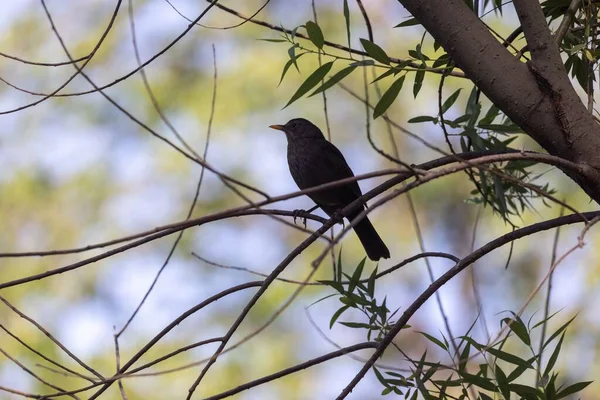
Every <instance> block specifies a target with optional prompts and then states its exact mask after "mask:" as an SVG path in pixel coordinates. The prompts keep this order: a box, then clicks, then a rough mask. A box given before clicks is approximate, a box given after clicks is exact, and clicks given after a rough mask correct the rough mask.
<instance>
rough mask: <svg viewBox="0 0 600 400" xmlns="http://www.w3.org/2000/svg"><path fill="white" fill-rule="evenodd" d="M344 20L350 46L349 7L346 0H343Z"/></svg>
mask: <svg viewBox="0 0 600 400" xmlns="http://www.w3.org/2000/svg"><path fill="white" fill-rule="evenodd" d="M344 20H346V36H347V37H348V47H350V8H349V7H348V0H344Z"/></svg>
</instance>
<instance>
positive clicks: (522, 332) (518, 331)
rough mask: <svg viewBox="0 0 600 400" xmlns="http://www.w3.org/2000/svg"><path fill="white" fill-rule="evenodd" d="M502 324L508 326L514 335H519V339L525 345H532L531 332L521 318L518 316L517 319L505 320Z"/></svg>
mask: <svg viewBox="0 0 600 400" xmlns="http://www.w3.org/2000/svg"><path fill="white" fill-rule="evenodd" d="M502 322H504V323H505V324H507V325H508V327H509V328H510V330H511V331H513V332H514V334H515V335H517V337H518V338H519V339H521V341H522V342H523V343H525V344H526V345H527V346H529V345H531V338H530V337H529V332H527V327H526V326H525V324H524V323H523V321H522V320H521V318H519V317H518V316H516V319H511V318H504V319H503V320H502Z"/></svg>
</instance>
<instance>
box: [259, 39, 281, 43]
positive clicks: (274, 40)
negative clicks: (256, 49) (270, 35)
mask: <svg viewBox="0 0 600 400" xmlns="http://www.w3.org/2000/svg"><path fill="white" fill-rule="evenodd" d="M257 40H260V41H261V42H271V43H283V42H287V40H285V39H257Z"/></svg>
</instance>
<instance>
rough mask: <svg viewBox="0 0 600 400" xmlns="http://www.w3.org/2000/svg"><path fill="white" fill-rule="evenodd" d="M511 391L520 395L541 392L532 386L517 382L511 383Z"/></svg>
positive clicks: (535, 394)
mask: <svg viewBox="0 0 600 400" xmlns="http://www.w3.org/2000/svg"><path fill="white" fill-rule="evenodd" d="M508 388H509V389H510V391H511V392H513V393H516V394H518V395H519V396H528V395H529V396H531V395H533V396H537V395H538V394H540V392H539V390H537V389H536V388H532V387H530V386H525V385H519V384H517V383H511V384H510V385H508Z"/></svg>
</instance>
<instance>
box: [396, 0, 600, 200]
mask: <svg viewBox="0 0 600 400" xmlns="http://www.w3.org/2000/svg"><path fill="white" fill-rule="evenodd" d="M399 1H400V3H402V4H403V5H404V6H405V7H406V8H407V9H408V11H409V12H410V13H411V14H412V15H413V16H415V17H416V18H417V19H418V20H419V22H421V24H422V25H423V26H424V27H425V29H427V30H428V31H429V33H431V35H432V36H433V37H434V38H435V39H436V40H437V41H438V42H439V43H440V44H441V45H442V46H443V47H444V49H446V51H447V52H448V55H449V56H450V58H451V59H452V60H453V61H454V62H455V63H456V64H457V65H458V66H459V67H460V68H461V69H462V70H463V71H465V73H466V74H467V76H468V77H469V78H470V79H471V80H472V81H473V82H474V83H475V85H477V87H479V88H480V89H481V91H482V92H483V93H484V94H485V95H486V96H487V97H488V98H489V99H490V100H491V101H492V102H493V103H494V104H496V106H498V107H499V108H500V109H501V110H502V111H503V112H504V113H505V114H506V115H507V116H508V117H509V118H510V119H511V120H512V121H513V122H515V123H516V124H517V125H519V126H520V127H521V128H522V129H523V130H524V131H525V132H526V133H527V134H529V135H530V136H531V137H532V138H533V139H534V140H535V141H537V142H538V143H539V144H540V145H541V146H542V147H543V148H544V149H545V150H546V151H548V152H549V153H550V154H553V155H556V156H560V157H562V158H565V159H568V160H570V161H573V162H575V163H578V164H580V165H581V167H582V169H583V172H584V177H583V178H578V177H576V176H574V175H572V174H569V176H570V177H571V178H573V179H574V180H575V181H576V182H577V183H578V184H579V185H580V186H581V187H582V188H583V189H584V190H585V191H586V193H587V194H588V195H589V196H591V197H592V198H593V199H594V200H596V202H600V157H599V156H598V155H599V154H600V153H599V151H598V149H600V127H599V126H598V124H597V123H596V122H595V121H594V119H593V117H592V116H591V115H590V114H589V113H588V112H587V110H586V109H585V107H584V105H583V104H582V102H581V100H580V99H579V98H578V97H577V95H576V94H574V93H575V92H574V90H573V88H572V87H569V88H567V87H566V84H565V82H564V81H563V80H562V79H563V78H561V79H557V76H558V75H556V74H558V72H557V70H558V65H555V64H557V62H556V61H552V60H555V58H556V55H552V56H551V59H550V60H546V62H551V63H552V65H553V68H552V69H551V70H549V71H548V72H551V71H555V72H556V74H552V75H550V76H546V75H545V74H546V70H545V69H541V68H538V70H539V72H540V74H539V75H536V74H535V72H534V71H530V68H528V67H527V66H526V65H525V64H523V63H522V62H520V61H519V60H518V59H516V58H515V57H514V56H513V55H512V54H510V52H509V51H508V50H507V49H505V48H504V47H503V46H502V44H501V43H500V42H498V40H496V38H494V37H493V36H492V34H491V33H490V32H489V30H488V29H487V28H486V26H485V25H484V24H483V23H482V22H481V21H480V20H479V18H478V17H477V16H476V15H475V14H473V12H472V11H471V10H470V9H469V8H468V7H467V5H466V4H465V3H464V1H462V0H399ZM522 3H525V0H521V1H516V2H515V6H516V5H517V4H519V7H517V9H520V14H523V15H520V17H523V16H524V15H525V14H527V15H528V18H529V22H527V23H526V24H524V25H525V26H523V28H524V31H525V32H526V35H527V31H528V30H529V34H530V35H531V34H534V35H535V33H536V32H537V33H539V32H540V31H542V29H541V28H540V27H539V25H540V22H539V21H538V20H539V15H540V14H541V10H539V8H540V5H539V4H538V3H537V2H528V4H527V7H525V6H523V5H522ZM536 7H537V8H538V10H537V11H535V12H534V8H536ZM530 9H531V10H530ZM541 15H542V17H543V14H541ZM527 24H530V25H531V26H527ZM544 29H546V30H548V27H547V25H546V24H545V20H544ZM539 34H540V35H541V33H539ZM548 38H549V39H548ZM527 39H528V41H529V44H530V45H532V44H533V46H534V47H537V48H536V50H535V52H536V58H537V59H538V60H539V58H540V57H543V56H544V55H545V56H546V57H547V54H546V53H549V52H552V51H554V52H556V51H557V50H556V47H555V45H554V41H553V39H552V37H551V35H550V33H549V31H548V33H547V34H543V36H540V37H539V41H540V43H538V45H536V43H537V42H536V40H534V41H533V42H532V39H531V38H530V37H529V36H528V38H527ZM543 40H547V42H546V47H547V48H546V49H545V50H544V49H542V48H541V47H540V46H541V42H542V41H543ZM550 46H553V47H554V49H552V50H549V49H548V47H550ZM538 60H536V61H535V63H536V64H534V65H533V66H534V69H535V68H536V67H537V62H538ZM542 64H543V63H542ZM561 68H562V64H561ZM561 74H563V75H565V76H566V74H565V72H564V68H563V70H562V71H561ZM544 78H545V81H547V82H549V85H546V86H544V84H543V83H544ZM555 85H556V86H555ZM569 86H570V83H569ZM553 94H555V95H554V96H553Z"/></svg>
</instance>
